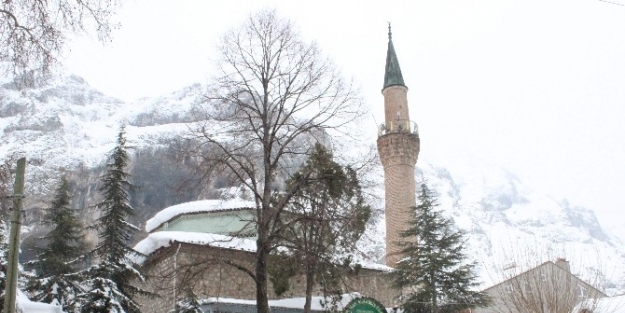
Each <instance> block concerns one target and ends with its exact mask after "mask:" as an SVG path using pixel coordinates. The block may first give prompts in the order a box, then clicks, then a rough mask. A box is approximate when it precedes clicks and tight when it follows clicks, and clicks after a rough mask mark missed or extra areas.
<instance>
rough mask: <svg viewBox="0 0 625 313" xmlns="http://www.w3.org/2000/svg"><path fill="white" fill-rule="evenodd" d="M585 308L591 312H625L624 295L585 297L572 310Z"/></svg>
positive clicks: (577, 310)
mask: <svg viewBox="0 0 625 313" xmlns="http://www.w3.org/2000/svg"><path fill="white" fill-rule="evenodd" d="M584 308H587V309H589V310H590V311H592V312H593V313H625V295H620V296H615V297H605V298H599V299H586V300H584V301H582V302H581V303H580V304H578V305H577V306H575V308H574V309H573V312H580V310H582V309H584Z"/></svg>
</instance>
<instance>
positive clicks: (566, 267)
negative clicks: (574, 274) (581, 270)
mask: <svg viewBox="0 0 625 313" xmlns="http://www.w3.org/2000/svg"><path fill="white" fill-rule="evenodd" d="M556 265H557V266H558V267H560V268H561V269H564V270H566V271H567V272H571V265H569V261H567V260H566V259H565V258H558V259H556Z"/></svg>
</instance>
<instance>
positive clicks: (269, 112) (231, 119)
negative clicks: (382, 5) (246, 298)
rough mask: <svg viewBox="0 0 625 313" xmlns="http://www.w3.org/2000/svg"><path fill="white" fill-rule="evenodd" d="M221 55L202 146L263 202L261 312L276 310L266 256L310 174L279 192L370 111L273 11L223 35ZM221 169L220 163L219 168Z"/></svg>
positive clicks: (257, 268) (256, 273) (258, 263)
mask: <svg viewBox="0 0 625 313" xmlns="http://www.w3.org/2000/svg"><path fill="white" fill-rule="evenodd" d="M219 48H220V53H221V60H220V63H219V65H218V67H219V68H218V75H217V77H216V79H215V82H214V84H213V89H211V90H210V91H209V94H208V96H207V99H208V101H207V103H208V105H209V106H208V107H205V108H204V113H206V116H207V117H208V118H206V119H205V121H204V122H202V123H200V125H199V127H198V130H197V136H198V137H196V139H198V140H199V142H201V144H200V145H199V146H197V147H196V148H197V151H204V154H203V155H202V156H201V157H202V158H203V159H204V161H205V163H206V165H207V168H208V169H209V170H219V171H220V172H221V173H222V175H223V174H224V173H225V174H227V175H229V177H230V178H232V183H233V184H235V185H239V186H241V187H242V189H244V190H245V192H249V193H250V194H251V197H252V198H253V199H254V201H255V203H256V208H257V209H258V210H256V212H257V214H256V217H255V220H254V221H253V223H254V224H255V226H256V231H257V241H256V244H257V249H256V257H255V264H254V269H250V270H249V271H248V274H249V275H250V276H251V277H252V279H253V280H254V281H255V284H256V299H257V305H258V312H259V313H267V312H269V311H270V310H269V305H268V297H267V285H268V283H267V281H268V274H267V262H268V258H269V254H270V253H271V251H272V250H273V249H275V247H276V245H277V243H278V241H279V240H278V239H279V238H278V234H279V233H280V231H281V230H282V228H283V227H285V225H284V224H283V223H280V222H279V221H280V220H281V218H282V215H283V212H284V211H285V208H286V207H287V204H289V202H290V201H291V200H292V197H293V195H294V194H295V193H297V192H298V190H299V189H300V188H301V186H302V185H304V184H306V181H305V180H301V181H296V182H292V185H291V186H290V188H289V189H288V190H286V191H284V192H283V194H282V195H281V197H280V200H279V201H275V202H272V199H273V198H274V197H273V196H274V193H275V192H277V191H278V190H281V189H283V187H284V182H285V181H286V180H287V179H288V178H289V177H290V176H292V174H293V173H294V172H295V171H296V170H297V169H298V168H299V167H300V166H301V164H302V163H303V162H304V161H305V159H306V157H305V156H306V155H309V154H311V153H312V152H313V150H314V143H316V142H322V143H324V144H325V145H326V146H331V145H334V144H335V143H336V141H335V142H332V140H333V138H336V136H342V138H347V137H350V136H352V133H350V131H349V127H348V126H349V125H354V124H352V123H354V122H356V121H357V120H358V119H359V118H360V117H361V116H362V114H363V109H362V105H361V101H360V100H359V98H358V97H356V92H355V91H354V90H353V89H352V86H351V84H349V83H346V82H345V81H343V79H342V78H341V75H340V74H339V72H338V71H337V69H336V68H335V67H334V65H333V64H332V63H331V62H330V61H329V60H328V59H325V58H323V57H322V56H321V53H320V50H319V49H318V47H317V45H316V44H314V43H312V44H309V43H306V42H304V41H303V40H302V39H300V37H299V35H298V33H297V31H296V29H295V27H294V25H293V23H292V22H290V21H288V20H285V19H281V18H279V17H278V16H277V15H276V13H275V12H273V11H262V12H260V13H258V14H255V15H253V16H250V17H249V19H248V20H247V21H246V22H245V23H244V25H243V26H242V27H240V28H237V29H234V30H231V31H229V32H228V33H226V34H225V35H224V36H223V37H222V39H221V43H220V46H219ZM213 172H214V171H213Z"/></svg>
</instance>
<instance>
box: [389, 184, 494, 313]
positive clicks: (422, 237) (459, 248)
mask: <svg viewBox="0 0 625 313" xmlns="http://www.w3.org/2000/svg"><path fill="white" fill-rule="evenodd" d="M438 205H439V204H438V202H437V198H436V196H435V194H434V192H433V191H431V190H430V189H429V188H428V187H427V185H426V184H421V191H420V193H419V196H418V202H417V206H416V207H414V208H412V209H411V210H414V211H413V212H414V219H412V220H410V221H407V222H408V229H407V230H406V231H404V232H403V233H402V238H403V239H404V240H403V241H402V242H401V243H400V244H401V245H402V247H403V250H402V254H403V258H402V259H401V260H400V261H399V262H398V263H397V265H396V269H395V271H394V272H393V273H392V275H393V278H394V285H395V287H397V288H400V289H401V290H402V298H401V299H400V300H401V302H402V305H401V306H402V309H403V310H404V312H407V313H413V312H419V313H421V312H428V313H443V312H445V313H446V312H460V311H462V310H464V309H468V308H473V307H480V306H484V305H486V304H488V297H487V296H486V295H484V294H483V293H481V292H477V291H475V290H474V289H475V288H476V287H477V284H478V282H477V276H476V274H475V272H474V268H475V263H470V262H469V261H468V260H467V256H466V255H465V252H464V249H463V243H464V240H463V236H464V234H463V233H462V232H461V231H458V230H457V229H456V228H455V226H454V223H453V221H452V220H451V219H448V218H445V217H444V216H443V215H442V214H441V212H440V211H437V210H436V207H437V206H438Z"/></svg>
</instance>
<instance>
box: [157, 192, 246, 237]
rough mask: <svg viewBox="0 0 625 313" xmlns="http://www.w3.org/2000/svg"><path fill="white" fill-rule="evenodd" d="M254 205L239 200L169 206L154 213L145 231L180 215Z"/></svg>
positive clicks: (207, 201)
mask: <svg viewBox="0 0 625 313" xmlns="http://www.w3.org/2000/svg"><path fill="white" fill-rule="evenodd" d="M255 207H256V205H255V203H254V202H252V201H245V200H242V199H239V198H235V199H230V200H219V199H218V200H200V201H192V202H185V203H181V204H177V205H173V206H170V207H168V208H165V209H163V210H162V211H160V212H158V213H156V215H154V217H153V218H151V219H149V220H148V221H147V222H146V223H145V230H146V231H147V232H148V233H149V232H151V231H153V230H154V229H156V228H158V227H159V226H161V225H162V224H163V223H165V222H168V221H170V220H171V219H173V218H174V217H176V216H178V215H182V214H189V213H201V212H216V211H225V210H232V209H243V208H255Z"/></svg>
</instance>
